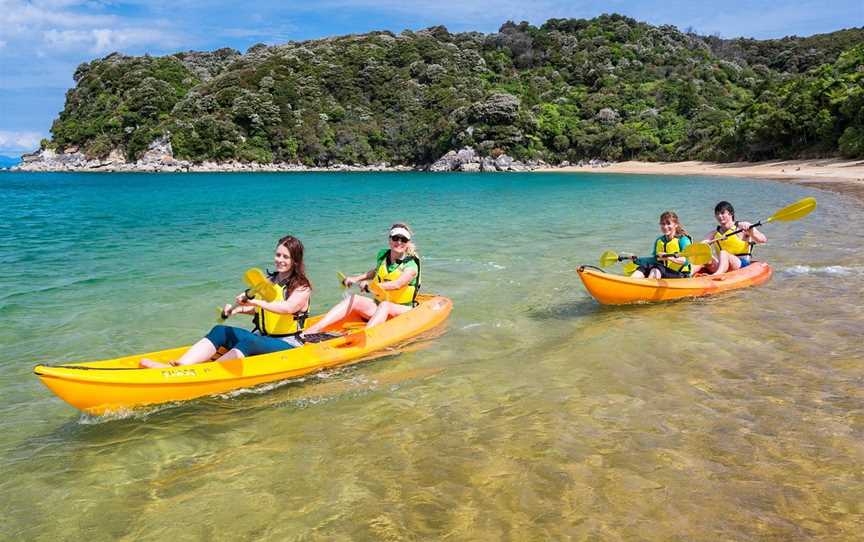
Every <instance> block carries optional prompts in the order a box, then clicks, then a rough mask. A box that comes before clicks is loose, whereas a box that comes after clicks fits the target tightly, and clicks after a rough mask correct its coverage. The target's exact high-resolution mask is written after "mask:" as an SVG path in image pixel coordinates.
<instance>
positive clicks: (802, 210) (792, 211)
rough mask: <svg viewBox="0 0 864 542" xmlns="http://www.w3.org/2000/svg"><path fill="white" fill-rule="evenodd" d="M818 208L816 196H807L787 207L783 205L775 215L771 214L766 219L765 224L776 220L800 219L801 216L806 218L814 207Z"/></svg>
mask: <svg viewBox="0 0 864 542" xmlns="http://www.w3.org/2000/svg"><path fill="white" fill-rule="evenodd" d="M815 208H816V198H811V197H807V198H804V199H802V200H801V201H798V202H795V203H793V204H792V205H789V206H787V207H783V208H782V209H780V210H779V211H777V212H776V213H774V214H773V215H771V216H769V217H768V218H767V219H765V222H764V223H765V224H767V223H769V222H773V221H775V220H780V221H782V222H790V221H792V220H798V219H799V218H804V217H805V216H807V215H809V214H810V213H811V212H813V209H815Z"/></svg>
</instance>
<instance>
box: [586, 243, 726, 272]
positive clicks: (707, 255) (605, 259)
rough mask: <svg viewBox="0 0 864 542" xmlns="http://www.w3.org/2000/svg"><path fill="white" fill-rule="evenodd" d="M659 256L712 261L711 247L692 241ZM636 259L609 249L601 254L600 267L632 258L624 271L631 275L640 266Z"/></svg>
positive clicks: (702, 261)
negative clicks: (677, 249)
mask: <svg viewBox="0 0 864 542" xmlns="http://www.w3.org/2000/svg"><path fill="white" fill-rule="evenodd" d="M658 256H672V257H675V258H678V257H681V256H683V257H685V258H687V259H688V260H689V262H690V263H691V264H694V265H704V264H706V263H708V262H710V261H711V247H709V246H708V245H707V244H705V243H691V244H689V245H687V246H686V247H684V250H681V251H679V252H675V253H671V254H658ZM636 259H638V258H637V257H636V256H632V255H630V256H619V255H618V254H617V253H615V252H613V251H611V250H607V251H606V252H604V253H603V254H602V255H601V256H600V267H609V266H610V265H613V264H615V263H617V262H623V261H626V260H630V261H628V262H627V263H625V264H624V272H625V273H627V274H628V275H629V274H631V273H633V271H635V270H636V268H637V267H639V266H638V265H636V263H635V260H636Z"/></svg>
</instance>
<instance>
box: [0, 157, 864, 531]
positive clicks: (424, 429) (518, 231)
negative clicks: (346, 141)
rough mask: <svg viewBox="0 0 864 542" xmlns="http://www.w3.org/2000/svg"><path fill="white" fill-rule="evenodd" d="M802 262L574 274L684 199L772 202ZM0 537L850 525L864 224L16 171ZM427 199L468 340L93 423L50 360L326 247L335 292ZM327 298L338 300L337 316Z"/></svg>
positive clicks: (414, 218)
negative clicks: (719, 280)
mask: <svg viewBox="0 0 864 542" xmlns="http://www.w3.org/2000/svg"><path fill="white" fill-rule="evenodd" d="M805 195H815V196H816V198H817V199H818V200H819V208H818V209H817V211H816V212H815V213H814V214H813V215H811V216H809V217H807V218H806V219H804V220H802V221H799V222H794V223H789V224H782V223H778V224H771V225H769V226H768V227H766V228H765V232H766V233H767V235H768V236H769V239H770V244H769V245H768V246H766V247H762V248H760V249H759V252H758V253H757V254H758V255H759V257H760V258H763V259H766V260H768V261H769V262H771V263H772V265H774V267H775V271H776V274H775V277H774V278H773V279H772V281H771V282H770V283H768V284H767V285H765V286H762V287H760V288H756V289H751V290H746V291H742V292H737V293H732V294H729V295H725V296H722V297H718V298H712V299H708V300H701V301H693V302H685V303H675V304H668V305H657V306H637V307H624V308H602V307H600V306H599V305H597V304H596V303H595V302H594V301H593V300H591V298H590V297H589V296H588V295H587V293H586V292H585V290H584V289H583V288H582V287H581V284H580V283H579V281H578V278H577V276H576V274H575V272H574V269H575V267H576V266H577V265H578V264H580V263H595V262H596V260H597V258H598V256H599V254H600V253H601V252H602V251H604V250H606V249H613V250H617V251H635V252H642V253H644V252H647V251H649V250H650V248H651V241H652V240H653V239H654V238H655V237H656V235H658V234H659V233H658V232H657V226H656V223H657V217H658V215H659V213H660V212H661V211H663V210H665V209H667V208H672V209H675V210H676V211H678V214H679V215H680V216H681V219H682V222H683V223H684V224H685V225H686V226H687V227H688V229H689V230H690V231H691V233H693V234H694V235H696V236H698V237H701V236H703V235H704V234H705V233H706V232H707V231H708V230H709V229H710V228H711V227H712V215H711V211H712V208H713V205H714V203H715V202H716V200H718V199H729V200H730V201H732V202H733V203H735V205H736V208H737V210H738V214H739V216H740V217H742V218H752V219H758V218H764V217H766V216H768V215H770V214H771V213H773V212H774V211H776V210H777V209H779V208H781V207H783V206H785V205H787V204H788V203H791V202H792V201H795V200H797V199H799V198H801V197H803V196H805ZM0 208H2V209H3V213H2V216H0V322H2V326H0V345H2V347H3V351H4V355H3V356H2V358H0V413H2V416H0V472H2V473H3V476H2V477H0V500H2V502H3V503H4V504H3V507H4V512H5V513H4V521H3V522H2V524H0V539H41V540H55V539H80V538H82V537H87V538H88V539H90V540H116V539H130V540H164V539H167V538H171V539H175V540H196V539H225V540H228V539H230V540H236V539H272V540H291V539H297V540H358V539H359V540H362V539H375V540H380V539H390V540H402V539H407V540H411V539H417V540H423V539H441V538H448V539H452V540H490V539H496V540H497V539H512V540H536V539H566V538H575V539H580V538H589V539H590V538H602V539H611V540H615V539H620V540H632V539H640V540H669V539H687V540H713V539H735V540H764V539H778V540H806V539H812V538H820V539H826V540H831V539H835V540H848V539H851V538H854V537H856V536H858V535H856V534H855V533H860V532H861V529H862V527H864V525H862V520H861V518H862V517H864V505H862V504H861V503H862V499H861V495H862V494H864V474H862V472H861V465H862V463H864V438H862V437H864V392H862V390H864V386H862V383H864V373H862V368H861V367H862V362H864V347H862V346H861V344H862V342H861V338H860V335H861V331H862V330H864V316H862V314H861V311H860V307H861V305H862V301H864V286H862V285H864V281H862V278H864V264H862V262H861V260H860V253H861V249H862V248H864V247H862V244H864V243H862V241H861V236H860V232H861V231H862V230H864V218H862V214H861V212H860V207H857V206H856V204H855V203H854V202H852V201H851V200H848V199H843V198H842V197H840V196H837V195H834V194H832V193H828V192H820V191H817V190H811V189H807V188H802V187H798V186H793V185H785V184H779V183H772V182H766V181H759V182H756V181H746V180H735V179H716V178H684V177H674V178H672V177H670V178H663V177H648V176H627V175H572V174H571V175H558V174H548V175H545V174H544V175H539V174H526V175H467V174H457V175H423V174H291V175H276V174H274V175H267V174H257V175H226V174H221V175H220V174H216V175H106V174H98V175H80V174H79V175H61V174H56V175H49V174H38V175H37V174H3V175H0ZM395 220H407V221H408V222H409V223H411V224H412V225H413V226H414V227H415V229H416V231H417V241H418V244H419V248H420V251H421V253H422V254H423V255H424V257H425V259H424V286H425V290H427V291H436V292H440V293H443V294H445V295H448V296H449V297H451V298H452V299H453V300H454V303H455V308H454V311H453V314H452V316H451V319H450V322H449V325H448V327H447V329H446V330H445V332H444V334H443V335H441V336H440V337H438V338H436V339H434V340H426V341H422V342H421V343H419V344H415V345H412V347H411V348H408V349H406V351H404V352H402V353H398V354H397V355H393V356H388V357H384V358H381V359H377V360H376V361H374V362H371V363H368V364H364V365H360V366H357V367H354V368H350V369H345V370H342V371H336V372H332V373H327V374H324V375H320V376H315V377H310V378H307V379H305V380H304V381H302V382H298V383H290V384H287V385H284V386H281V387H275V386H271V387H269V388H268V389H266V390H258V391H256V392H252V393H239V394H231V395H229V396H221V397H212V398H207V399H202V400H199V401H193V402H189V403H186V404H183V405H172V406H168V407H164V408H159V409H154V410H152V411H148V412H140V413H137V414H134V415H132V416H127V417H121V418H112V419H104V418H90V417H84V416H80V415H79V414H78V413H77V412H76V411H75V410H73V409H72V408H71V407H68V406H67V405H66V404H65V403H63V402H61V401H60V400H59V399H56V398H54V397H53V396H52V395H51V394H50V393H49V392H48V391H47V389H45V388H43V387H42V385H41V384H40V383H39V382H38V380H37V379H36V378H35V377H34V376H33V375H32V373H31V369H32V366H33V365H34V364H35V363H37V362H55V363H56V362H63V361H80V360H90V359H99V358H105V357H114V356H115V355H118V354H122V353H130V352H136V351H142V352H143V351H149V350H154V349H158V348H162V347H166V346H172V345H177V344H185V343H189V342H191V341H193V340H194V339H196V338H198V337H199V336H200V335H201V334H202V333H203V332H205V331H206V330H207V329H209V326H211V325H212V324H213V323H214V322H213V314H214V313H215V308H214V307H215V306H216V305H217V304H219V303H221V302H223V301H224V300H226V299H229V298H230V297H231V296H232V295H233V294H234V293H235V292H236V291H237V290H238V289H240V288H241V283H240V276H241V274H242V272H243V270H245V269H246V268H247V267H250V266H253V265H255V266H265V265H267V264H268V263H269V262H270V260H271V254H272V249H273V244H274V242H275V240H276V239H277V238H278V237H280V236H281V235H283V234H285V233H289V232H290V233H293V234H295V235H298V236H299V237H300V238H301V239H303V241H304V243H305V244H306V249H307V264H308V270H309V272H310V276H311V278H312V280H313V282H314V284H315V285H316V294H315V298H314V300H313V303H314V307H315V308H316V309H317V311H320V310H322V309H323V308H326V307H327V306H329V305H330V304H332V303H334V302H335V301H337V300H338V299H339V298H340V295H341V292H340V291H339V289H338V288H337V287H336V285H335V278H334V271H335V270H343V271H346V272H357V271H362V270H364V269H366V268H368V267H370V266H371V263H372V262H371V260H370V258H373V257H374V253H375V250H377V249H378V248H380V247H381V246H383V245H382V241H383V237H384V233H385V232H386V228H387V226H388V225H389V224H390V223H391V222H393V221H395ZM317 311H316V312H317Z"/></svg>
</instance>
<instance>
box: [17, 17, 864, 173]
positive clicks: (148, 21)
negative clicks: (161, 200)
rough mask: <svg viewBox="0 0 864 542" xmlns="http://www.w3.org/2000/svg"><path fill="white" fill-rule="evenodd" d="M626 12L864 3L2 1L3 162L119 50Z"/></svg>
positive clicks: (790, 22) (748, 28)
mask: <svg viewBox="0 0 864 542" xmlns="http://www.w3.org/2000/svg"><path fill="white" fill-rule="evenodd" d="M603 13H621V14H623V15H627V16H629V17H632V18H634V19H637V20H639V21H644V22H647V23H650V24H654V25H661V24H672V25H675V26H677V27H678V28H680V29H682V30H685V29H690V30H692V31H694V32H697V33H699V34H703V35H713V34H716V35H720V36H722V37H724V38H731V37H740V36H744V37H752V38H757V39H769V38H780V37H783V36H790V35H798V36H809V35H812V34H820V33H825V32H832V31H834V30H840V29H842V28H851V27H860V26H864V0H836V1H835V0H819V1H811V0H797V1H796V0H772V1H766V0H726V1H725V2H717V1H716V0H713V1H700V0H689V1H688V0H666V1H662V0H646V1H641V2H634V1H625V0H604V1H600V0H585V1H582V0H569V1H568V0H541V1H536V2H532V1H529V0H497V1H494V2H491V1H480V0H413V1H397V0H316V1H314V2H298V1H294V0H255V1H250V2H237V1H236V0H214V1H203V0H171V1H168V0H126V1H114V0H30V1H27V0H0V155H8V156H13V155H20V154H21V153H22V152H28V151H32V150H34V149H36V148H37V147H38V146H39V140H40V139H42V138H46V137H49V136H50V128H51V122H52V121H53V120H54V119H55V118H56V117H57V114H58V113H59V112H60V111H61V110H62V109H63V104H64V101H65V93H66V91H67V90H68V89H69V88H71V87H72V86H73V85H74V82H73V80H72V74H73V73H74V72H75V68H76V66H78V65H79V64H80V63H82V62H87V61H90V60H93V59H95V58H101V57H104V56H106V55H108V54H110V53H112V52H114V51H119V52H122V53H124V54H129V55H141V54H144V53H149V54H151V55H154V56H156V55H164V54H170V53H174V52H177V51H188V50H199V51H205V50H214V49H218V48H220V47H232V48H234V49H238V50H240V51H242V52H245V51H246V49H248V48H249V47H250V46H252V45H255V44H257V43H266V44H277V43H284V42H287V41H302V40H307V39H314V38H320V37H326V36H334V35H343V34H356V33H363V32H368V31H371V30H390V31H393V32H394V33H399V32H401V31H402V30H405V29H411V30H419V29H422V28H427V27H429V26H435V25H444V26H446V27H447V28H448V29H449V30H450V31H451V32H462V31H480V32H484V33H489V32H495V31H497V30H498V28H499V27H500V26H501V24H502V23H504V22H505V21H507V20H513V21H515V22H520V21H528V22H529V23H531V24H534V25H540V24H542V23H543V22H544V21H546V20H547V19H550V18H592V17H596V16H598V15H601V14H603Z"/></svg>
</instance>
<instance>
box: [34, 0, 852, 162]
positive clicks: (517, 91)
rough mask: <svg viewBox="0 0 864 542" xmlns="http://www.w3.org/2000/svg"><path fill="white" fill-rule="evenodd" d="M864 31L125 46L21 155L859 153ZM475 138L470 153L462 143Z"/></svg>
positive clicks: (600, 23)
mask: <svg viewBox="0 0 864 542" xmlns="http://www.w3.org/2000/svg"><path fill="white" fill-rule="evenodd" d="M862 42H864V29H850V30H843V31H838V32H836V33H832V34H826V35H821V36H812V37H809V38H784V40H767V41H756V40H721V39H719V38H713V37H701V36H698V35H696V34H692V33H685V32H681V31H679V30H678V29H676V28H675V27H671V26H660V27H655V26H651V25H648V24H645V23H641V22H638V21H635V20H633V19H630V18H627V17H623V16H619V15H604V16H601V17H598V18H595V19H591V20H584V19H578V20H576V19H566V20H565V19H551V20H549V21H547V22H546V23H545V24H543V25H542V26H540V27H534V26H531V25H529V24H527V23H520V24H514V23H506V24H504V25H503V26H502V27H501V29H500V30H499V32H497V33H493V34H482V33H478V32H467V33H456V34H454V33H450V32H448V31H447V30H446V29H445V28H443V27H433V28H429V29H426V30H422V31H417V32H412V31H405V32H402V33H401V34H399V35H394V34H392V33H390V32H373V33H369V34H364V35H352V36H342V37H334V38H327V39H322V40H314V41H307V42H299V43H295V42H291V43H287V44H283V45H275V46H265V45H256V46H253V47H252V48H250V49H249V50H248V51H247V52H246V53H245V54H241V53H240V52H238V51H235V50H232V49H220V50H218V51H214V52H211V53H199V52H185V53H176V54H174V55H169V56H165V57H150V56H144V57H129V56H124V55H121V54H118V53H114V54H112V55H109V56H107V57H105V58H102V59H99V60H94V61H92V62H90V63H85V64H82V65H81V66H80V67H79V68H78V69H77V70H76V72H75V75H74V79H75V82H76V86H75V87H74V88H72V89H70V90H69V92H68V93H67V97H66V105H65V108H64V110H63V111H62V112H61V113H60V115H59V117H58V118H57V119H56V120H55V122H54V124H53V126H52V130H51V132H52V138H51V139H50V140H45V141H43V142H42V148H41V149H40V150H39V151H38V152H36V153H34V154H32V155H27V156H25V157H24V162H23V163H22V165H21V166H20V169H24V170H39V169H43V170H44V169H51V170H56V169H69V170H79V169H86V170H98V169H108V170H115V171H118V170H119V171H122V170H145V171H190V170H225V169H228V170H233V169H241V170H246V169H269V170H280V171H281V170H292V169H308V168H313V169H319V168H325V169H333V168H337V169H338V168H362V169H375V170H378V169H389V168H424V169H425V168H429V169H432V170H454V169H458V170H467V171H473V170H475V167H476V170H478V171H488V170H495V171H499V170H514V169H515V170H519V168H520V167H525V168H528V169H532V168H533V167H538V166H537V165H538V164H540V165H541V166H540V167H542V166H543V165H546V164H547V163H551V164H560V163H562V162H565V161H567V162H574V163H575V162H578V161H580V160H587V159H602V160H629V159H640V160H651V161H653V160H666V161H679V160H691V159H698V160H713V161H730V160H760V159H772V158H792V157H800V156H834V155H843V156H847V157H852V158H855V157H864V112H862V111H864V91H862V79H864V45H861V43H862ZM856 44H857V45H856ZM466 147H467V148H468V150H470V151H471V152H472V153H475V156H474V157H472V158H471V159H470V160H467V161H466V160H462V159H460V158H458V157H459V155H460V153H463V151H464V150H465V148H466ZM460 149H462V150H460ZM448 153H451V154H448ZM454 156H455V157H456V161H455V162H454ZM502 157H504V158H502ZM508 160H510V162H508ZM436 164H437V165H436ZM454 164H455V165H454ZM513 164H515V166H514V165H513ZM532 164H534V166H532Z"/></svg>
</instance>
